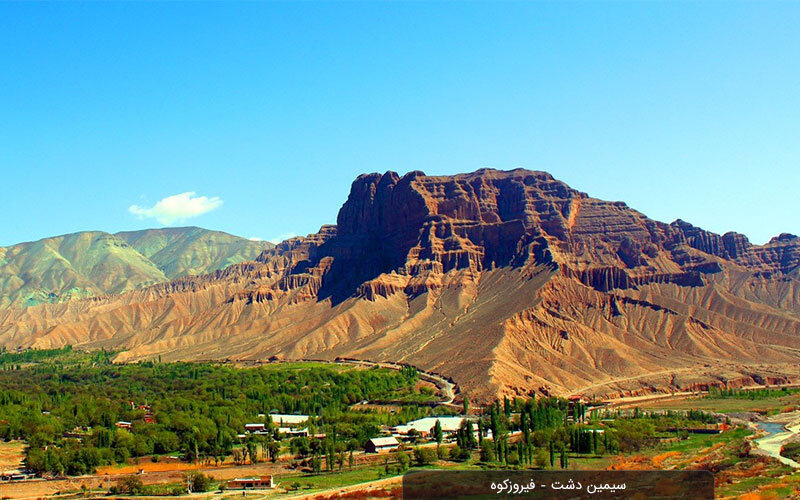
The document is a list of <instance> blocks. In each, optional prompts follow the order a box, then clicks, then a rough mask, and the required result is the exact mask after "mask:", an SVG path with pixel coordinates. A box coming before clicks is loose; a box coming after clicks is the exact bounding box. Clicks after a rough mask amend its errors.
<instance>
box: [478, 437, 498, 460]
mask: <svg viewBox="0 0 800 500" xmlns="http://www.w3.org/2000/svg"><path fill="white" fill-rule="evenodd" d="M494 458H495V457H494V444H493V443H491V442H489V441H487V440H484V441H483V443H482V444H481V462H485V463H489V462H494Z"/></svg>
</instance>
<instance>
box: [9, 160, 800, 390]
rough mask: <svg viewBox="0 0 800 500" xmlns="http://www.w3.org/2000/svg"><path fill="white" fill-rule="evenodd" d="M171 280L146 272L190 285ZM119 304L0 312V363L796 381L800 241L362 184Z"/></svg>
mask: <svg viewBox="0 0 800 500" xmlns="http://www.w3.org/2000/svg"><path fill="white" fill-rule="evenodd" d="M149 239H152V240H158V239H159V238H151V237H149V236H148V237H145V236H142V237H133V238H130V237H127V236H126V237H125V241H126V242H128V243H129V244H130V246H132V247H136V245H137V242H141V241H148V240H149ZM142 248H145V249H146V250H141V251H140V254H141V255H143V256H149V257H150V258H152V257H153V256H157V255H165V256H166V255H169V252H167V253H164V251H163V250H161V249H159V245H158V244H157V243H152V242H147V243H142ZM199 248H202V245H200V247H199ZM173 261H174V260H173ZM176 266H177V267H174V268H169V267H168V266H167V264H164V263H162V264H160V265H159V266H153V268H154V269H156V270H161V271H162V272H163V270H164V269H168V268H169V269H173V271H172V272H177V269H179V268H180V269H184V270H185V269H190V268H191V269H194V268H192V267H191V266H187V265H186V264H181V265H176ZM181 266H182V267H181ZM101 274H103V275H104V276H105V273H101ZM112 274H113V273H112ZM184 274H192V273H190V272H188V271H187V272H185V273H184ZM175 276H180V274H176V275H175ZM151 278H153V280H154V281H159V280H157V279H155V274H153V276H151V275H150V274H147V273H143V274H142V277H141V278H137V279H140V280H141V281H140V282H144V281H146V280H147V279H151ZM108 279H112V278H108ZM115 286H116V287H117V289H114V288H113V287H111V286H110V287H109V288H108V289H107V291H109V292H112V293H113V292H124V293H117V294H115V295H107V296H103V297H93V298H91V299H85V300H72V301H68V302H64V303H57V304H42V305H37V306H35V307H27V308H19V307H7V308H4V309H2V310H0V345H3V346H5V347H7V348H10V349H13V348H19V347H28V346H35V347H53V346H59V345H63V344H72V345H75V346H79V347H84V348H100V347H103V348H113V349H117V350H122V351H123V352H122V353H121V354H120V355H119V356H118V358H117V359H118V360H120V361H130V360H138V359H149V358H153V357H156V356H158V355H161V356H162V358H163V359H165V360H167V359H247V360H254V359H270V358H279V359H301V358H302V359H312V358H313V359H334V358H336V357H352V358H359V359H369V360H376V361H393V362H408V363H413V364H415V365H417V366H419V367H420V368H422V369H424V370H426V371H430V372H437V373H441V374H444V375H446V376H449V377H452V378H453V379H454V380H455V381H456V382H457V383H458V384H459V387H460V388H461V390H462V391H463V392H466V393H468V394H469V395H470V397H473V398H483V397H488V396H495V395H497V394H501V393H504V394H526V393H529V392H532V391H536V392H538V393H544V394H547V393H554V394H567V393H576V392H583V393H586V394H632V393H641V392H647V391H654V390H687V389H691V388H698V387H703V386H707V385H708V384H717V385H728V386H741V385H749V384H756V383H770V384H772V383H785V382H789V381H795V380H797V381H800V238H798V237H796V236H792V235H789V234H782V235H780V236H777V237H775V238H773V239H772V240H771V241H770V242H769V243H767V244H765V245H760V246H759V245H753V244H751V243H750V242H749V241H748V240H747V238H746V237H745V236H743V235H740V234H736V233H727V234H724V235H721V236H720V235H717V234H713V233H710V232H708V231H704V230H702V229H700V228H697V227H694V226H692V225H691V224H689V223H686V222H683V221H680V220H679V221H675V222H673V223H671V224H666V223H662V222H658V221H654V220H651V219H649V218H647V217H646V216H644V215H643V214H641V213H639V212H637V211H635V210H633V209H631V208H629V207H627V206H626V205H625V204H624V203H621V202H608V201H603V200H598V199H594V198H591V197H589V196H588V195H586V194H585V193H582V192H579V191H576V190H574V189H572V188H570V187H569V186H567V185H566V184H564V183H563V182H560V181H558V180H556V179H554V178H553V177H551V176H550V175H549V174H547V173H544V172H532V171H526V170H514V171H510V172H502V171H496V170H479V171H477V172H474V173H471V174H462V175H456V176H426V175H424V174H423V173H421V172H411V173H409V174H407V175H404V176H402V177H401V176H399V175H397V174H395V173H394V172H387V173H385V174H369V175H362V176H360V177H359V178H358V179H356V180H355V182H354V183H353V185H352V188H351V191H350V194H349V196H348V199H347V201H346V202H345V203H344V205H343V206H342V208H341V210H340V211H339V215H338V217H337V221H336V225H335V226H334V225H331V226H324V227H322V228H321V229H320V231H319V232H318V233H316V234H312V235H309V236H308V237H305V238H293V239H290V240H287V241H284V242H282V243H281V244H279V245H278V246H277V247H275V248H272V249H267V250H265V251H263V252H262V253H261V254H260V255H258V257H257V258H255V259H254V261H252V262H242V263H238V264H233V265H229V266H227V267H225V268H224V269H222V270H217V271H214V272H212V273H210V274H206V275H203V276H186V275H184V276H183V277H180V278H177V279H173V280H171V281H167V282H163V283H158V284H155V285H152V286H149V287H145V288H141V289H139V288H137V289H135V290H132V291H129V290H130V288H128V287H127V285H126V282H125V281H122V282H121V284H117V285H115ZM134 288H136V287H134ZM4 294H5V292H4ZM4 300H5V299H4Z"/></svg>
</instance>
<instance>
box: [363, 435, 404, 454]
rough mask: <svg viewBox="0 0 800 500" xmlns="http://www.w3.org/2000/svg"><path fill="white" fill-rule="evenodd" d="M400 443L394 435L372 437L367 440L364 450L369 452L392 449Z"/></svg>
mask: <svg viewBox="0 0 800 500" xmlns="http://www.w3.org/2000/svg"><path fill="white" fill-rule="evenodd" d="M399 445H400V442H399V441H398V440H397V438H395V437H394V436H389V437H379V438H372V439H370V440H369V441H367V444H366V446H364V451H366V452H367V453H380V452H382V451H392V450H394V449H395V448H397V447H398V446H399Z"/></svg>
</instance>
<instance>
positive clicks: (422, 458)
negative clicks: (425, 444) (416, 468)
mask: <svg viewBox="0 0 800 500" xmlns="http://www.w3.org/2000/svg"><path fill="white" fill-rule="evenodd" d="M437 459H438V457H437V455H436V450H435V449H433V448H422V447H419V446H417V447H416V448H414V460H415V461H416V462H417V464H418V465H430V464H432V463H434V462H436V460H437Z"/></svg>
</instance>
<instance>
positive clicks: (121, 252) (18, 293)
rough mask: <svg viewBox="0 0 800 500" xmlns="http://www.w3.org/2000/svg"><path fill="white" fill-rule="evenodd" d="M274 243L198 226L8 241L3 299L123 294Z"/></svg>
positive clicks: (1, 261) (0, 276)
mask: <svg viewBox="0 0 800 500" xmlns="http://www.w3.org/2000/svg"><path fill="white" fill-rule="evenodd" d="M271 247H272V244H271V243H268V242H263V241H250V240H247V239H245V238H240V237H238V236H233V235H230V234H227V233H223V232H220V231H209V230H207V229H202V228H198V227H183V228H166V229H146V230H142V231H126V232H122V233H117V234H109V233H105V232H101V231H86V232H80V233H74V234H67V235H63V236H56V237H52V238H44V239H42V240H38V241H33V242H27V243H19V244H17V245H12V246H10V247H0V306H8V305H24V306H28V305H35V304H40V303H42V302H60V301H64V300H69V299H72V298H80V297H90V296H94V295H103V294H116V293H122V292H126V291H129V290H132V289H135V288H140V287H143V286H147V285H151V284H154V283H158V282H161V281H167V280H169V279H172V278H175V277H180V276H186V275H197V274H205V273H208V272H211V271H214V270H217V269H222V268H225V267H227V266H229V265H231V264H235V263H238V262H242V261H245V260H251V259H254V258H255V257H256V256H258V255H259V254H260V253H261V252H262V251H263V250H264V249H267V248H271Z"/></svg>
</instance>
